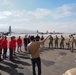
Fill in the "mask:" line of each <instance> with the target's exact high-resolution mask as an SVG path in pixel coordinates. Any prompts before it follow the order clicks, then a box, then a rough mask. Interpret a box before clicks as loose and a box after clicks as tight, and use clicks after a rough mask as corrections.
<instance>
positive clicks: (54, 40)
mask: <svg viewBox="0 0 76 75" xmlns="http://www.w3.org/2000/svg"><path fill="white" fill-rule="evenodd" d="M49 40H50V41H49V48H50V46H51V48H54V46H53V43H54V44H55V48H58V44H60V48H63V49H64V42H65V43H66V46H67V47H68V49H70V50H71V52H74V43H75V45H76V41H75V39H74V36H73V35H72V34H71V35H69V38H68V41H67V42H66V41H65V38H64V36H63V35H61V37H60V38H58V36H57V35H56V36H55V38H53V37H52V35H50V38H49ZM59 41H60V43H59Z"/></svg>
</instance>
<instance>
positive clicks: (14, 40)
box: [13, 36, 16, 55]
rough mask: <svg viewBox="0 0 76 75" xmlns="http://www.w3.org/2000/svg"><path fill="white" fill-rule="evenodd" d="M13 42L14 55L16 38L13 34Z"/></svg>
mask: <svg viewBox="0 0 76 75" xmlns="http://www.w3.org/2000/svg"><path fill="white" fill-rule="evenodd" d="M13 44H14V51H13V53H14V55H15V51H16V39H15V36H13Z"/></svg>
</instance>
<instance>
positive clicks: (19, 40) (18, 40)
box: [17, 36, 22, 52]
mask: <svg viewBox="0 0 76 75" xmlns="http://www.w3.org/2000/svg"><path fill="white" fill-rule="evenodd" d="M17 46H18V47H17V51H18V52H19V51H21V46H22V39H21V37H20V36H19V37H18V39H17ZM19 48H20V50H19ZM21 52H22V51H21Z"/></svg>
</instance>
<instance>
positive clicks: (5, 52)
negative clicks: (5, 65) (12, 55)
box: [2, 36, 8, 59]
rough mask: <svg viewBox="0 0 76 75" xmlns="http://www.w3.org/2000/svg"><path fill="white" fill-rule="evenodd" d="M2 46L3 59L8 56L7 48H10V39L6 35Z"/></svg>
mask: <svg viewBox="0 0 76 75" xmlns="http://www.w3.org/2000/svg"><path fill="white" fill-rule="evenodd" d="M2 46H3V59H6V58H7V48H8V40H7V37H6V36H5V37H4V40H3V43H2Z"/></svg>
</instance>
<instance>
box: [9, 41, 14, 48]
mask: <svg viewBox="0 0 76 75" xmlns="http://www.w3.org/2000/svg"><path fill="white" fill-rule="evenodd" d="M9 48H11V49H13V48H14V44H13V40H10V42H9Z"/></svg>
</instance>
